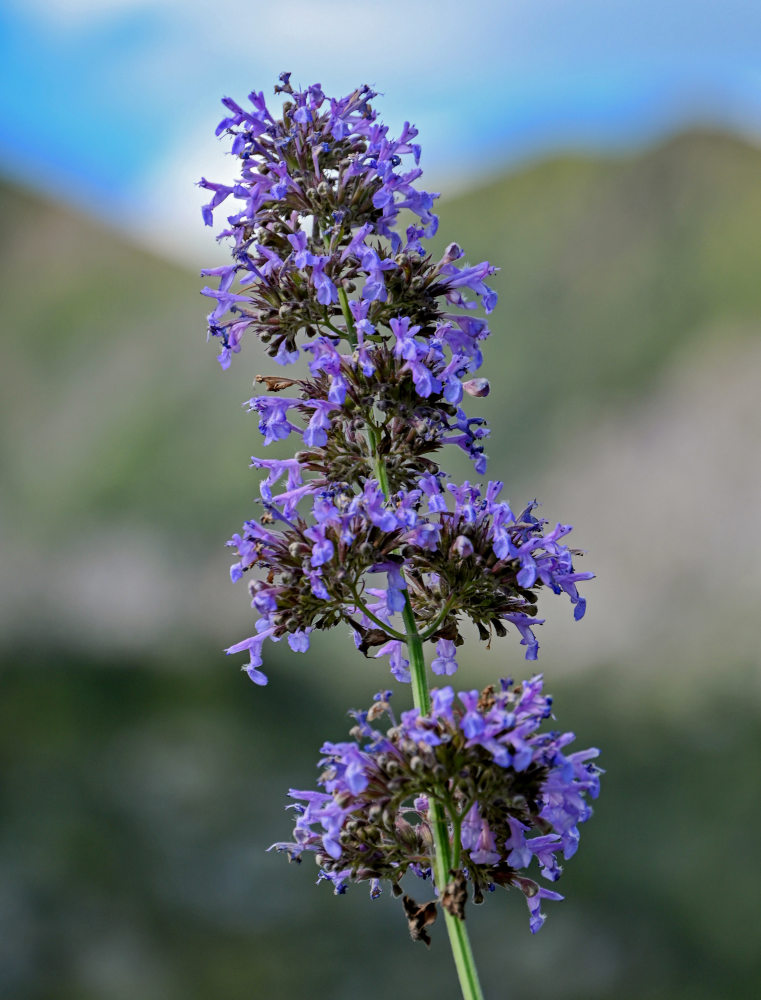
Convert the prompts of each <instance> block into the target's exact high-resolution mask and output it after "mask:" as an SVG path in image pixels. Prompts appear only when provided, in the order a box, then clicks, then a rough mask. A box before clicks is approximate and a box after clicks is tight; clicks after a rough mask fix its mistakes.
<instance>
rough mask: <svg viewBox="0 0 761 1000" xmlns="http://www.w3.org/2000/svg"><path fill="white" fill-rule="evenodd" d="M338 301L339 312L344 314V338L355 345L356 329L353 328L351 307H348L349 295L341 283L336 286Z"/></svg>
mask: <svg viewBox="0 0 761 1000" xmlns="http://www.w3.org/2000/svg"><path fill="white" fill-rule="evenodd" d="M338 301H339V302H340V303H341V312H342V313H343V314H344V320H345V322H346V339H347V340H348V341H349V343H350V344H351V345H352V347H356V346H357V331H356V330H355V329H354V317H353V316H352V314H351V309H349V296H348V295H347V294H346V289H345V288H344V287H343V285H339V286H338Z"/></svg>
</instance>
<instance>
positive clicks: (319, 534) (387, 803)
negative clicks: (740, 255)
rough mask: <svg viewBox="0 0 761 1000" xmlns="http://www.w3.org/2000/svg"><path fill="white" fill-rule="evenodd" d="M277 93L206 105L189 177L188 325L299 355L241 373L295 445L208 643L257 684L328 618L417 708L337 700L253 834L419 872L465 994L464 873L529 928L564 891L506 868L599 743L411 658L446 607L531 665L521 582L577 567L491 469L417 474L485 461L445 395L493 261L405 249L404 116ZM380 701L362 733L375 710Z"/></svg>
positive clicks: (569, 840) (475, 993)
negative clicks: (241, 612) (341, 707)
mask: <svg viewBox="0 0 761 1000" xmlns="http://www.w3.org/2000/svg"><path fill="white" fill-rule="evenodd" d="M275 89H276V93H278V94H282V95H283V97H284V103H283V107H282V112H281V114H280V117H277V118H276V117H274V116H273V115H272V114H271V112H270V111H269V110H268V108H267V104H266V102H265V100H264V97H263V95H262V94H261V93H252V94H251V95H249V103H250V106H247V107H246V108H243V107H241V106H240V105H238V104H237V103H236V102H234V101H232V100H230V99H229V98H225V99H224V102H223V103H224V104H225V106H226V108H227V110H228V111H229V115H228V117H226V118H225V119H224V120H223V121H222V122H221V123H220V125H219V126H218V128H217V134H218V135H220V134H226V135H231V136H232V137H233V138H232V153H233V154H234V155H235V156H237V157H239V158H240V161H241V171H240V177H239V178H238V180H237V181H236V182H235V183H233V184H231V185H224V184H218V183H213V182H210V181H207V180H206V179H202V180H201V182H200V184H201V186H202V187H203V188H205V189H207V190H208V191H210V192H211V200H210V201H209V203H208V204H207V205H205V206H204V209H203V216H204V220H205V221H206V223H207V224H209V225H211V224H212V223H213V213H214V210H215V209H216V208H217V207H218V206H220V205H221V204H222V203H223V202H225V201H226V200H227V199H229V198H232V199H233V200H234V201H235V202H237V210H236V211H234V212H233V213H232V214H230V215H229V216H228V218H227V227H226V228H225V229H224V230H223V231H222V233H221V234H220V238H222V239H229V240H230V241H231V243H232V253H233V262H232V263H231V264H229V265H226V266H223V267H217V268H213V269H209V270H206V271H204V272H203V273H204V274H206V275H209V276H214V277H216V278H217V279H218V283H217V287H216V288H211V287H207V288H204V289H203V294H205V295H207V296H209V297H210V298H212V299H214V300H215V302H216V305H215V307H214V309H213V311H212V313H211V314H210V316H209V334H210V337H212V338H214V339H216V340H217V341H218V342H219V345H220V353H219V361H220V363H221V365H222V367H223V368H227V367H229V365H230V364H231V360H232V357H233V355H235V354H238V353H239V352H240V351H241V349H242V346H243V344H244V342H245V338H246V337H247V336H250V335H254V336H256V337H257V338H258V339H259V340H260V341H261V342H262V343H263V344H264V345H265V346H266V349H267V352H268V354H269V355H270V356H271V357H273V359H274V360H275V361H276V362H277V363H279V364H280V365H282V366H288V365H290V364H293V363H295V362H297V361H298V360H299V359H300V358H301V357H302V356H303V357H305V359H306V361H307V365H306V369H307V370H308V373H309V374H308V375H306V374H303V373H302V374H301V377H298V376H296V375H295V376H294V377H292V378H289V377H285V376H284V375H258V376H257V378H256V382H257V384H259V385H262V386H263V387H264V388H265V389H266V393H265V394H262V395H258V396H254V397H253V398H252V399H250V400H249V401H248V403H247V404H246V405H247V407H248V409H249V411H250V412H254V413H256V414H257V415H258V418H259V430H260V431H261V433H262V435H263V437H264V444H265V445H267V444H270V443H272V442H275V441H280V440H285V439H286V438H289V437H290V435H291V434H295V435H297V436H299V437H300V438H301V442H300V444H299V450H298V451H297V452H296V454H295V455H294V456H292V457H290V458H286V459H266V458H261V457H255V458H253V459H252V465H253V466H254V467H255V468H258V469H261V470H263V471H264V472H265V473H266V475H265V477H264V479H263V480H262V482H261V484H260V493H261V505H262V514H261V516H260V517H259V518H258V519H256V520H254V519H252V520H249V521H247V522H246V523H245V524H244V526H243V528H242V530H241V532H240V533H239V534H235V535H234V536H233V538H232V540H231V541H230V543H229V544H230V545H231V546H232V547H233V548H234V549H235V550H236V553H237V560H236V562H235V563H234V564H233V566H232V567H231V576H232V579H233V581H237V580H239V579H241V578H242V577H243V576H244V575H245V576H248V577H249V579H250V583H249V590H250V594H251V599H252V607H253V608H254V610H255V611H256V613H257V616H258V617H257V619H256V621H255V623H254V631H253V635H251V636H250V637H248V638H246V639H243V640H242V641H241V642H238V643H235V644H234V645H232V646H230V647H229V649H228V650H227V652H228V653H231V654H232V653H240V652H244V651H245V652H247V653H248V655H249V663H248V665H247V667H246V670H247V672H248V674H249V676H250V678H251V679H252V680H253V681H254V682H255V683H256V684H266V683H267V677H266V675H265V674H264V673H263V671H262V670H261V667H262V666H263V652H262V650H263V645H264V643H265V641H266V640H268V639H269V640H271V641H275V642H277V641H279V640H281V639H282V638H284V637H285V638H286V639H287V641H288V644H289V645H290V647H291V648H292V649H293V650H295V651H298V652H305V651H306V650H307V649H308V648H309V641H310V634H311V632H312V631H313V630H314V629H328V628H332V627H334V626H337V625H340V624H342V623H343V624H347V625H348V626H349V627H350V629H351V632H352V634H353V637H354V642H355V645H356V647H357V649H358V650H359V651H361V652H362V653H364V655H365V656H368V655H371V651H372V655H373V656H376V657H377V656H388V657H389V662H390V669H391V673H392V675H393V677H394V678H395V679H396V680H397V681H399V682H402V683H404V682H408V683H410V684H411V688H412V698H413V704H414V708H412V709H410V710H409V711H405V712H403V713H402V715H401V721H400V722H399V723H397V722H396V720H395V717H394V715H393V713H392V712H391V709H390V706H389V697H390V692H386V693H385V694H383V695H380V696H378V697H377V698H376V701H375V703H374V705H373V707H372V708H371V709H370V711H369V712H367V713H356V723H357V724H356V726H355V728H354V730H353V732H352V735H353V737H354V741H353V742H349V743H340V744H326V745H325V746H324V747H323V750H322V753H323V755H324V756H323V760H322V762H321V763H322V765H323V766H324V767H325V770H324V771H323V774H322V777H321V779H320V783H321V785H322V788H323V789H324V791H312V792H305V791H302V792H292V793H291V794H292V796H293V797H294V798H295V799H297V801H298V803H299V805H298V808H297V813H298V815H297V822H296V829H295V831H294V840H293V842H290V843H283V844H280V845H275V846H277V847H279V848H280V849H282V850H284V851H286V852H287V853H288V854H289V856H290V857H292V858H300V857H301V855H302V854H303V853H304V852H305V851H307V852H311V853H313V854H314V855H315V858H316V860H317V862H318V865H319V866H320V878H325V879H327V880H329V881H330V882H331V883H332V884H333V885H334V887H335V890H336V891H337V892H343V891H344V889H345V887H346V885H347V884H348V883H350V882H355V881H364V880H369V881H370V883H371V887H372V888H371V894H372V895H377V893H378V892H379V891H380V883H381V880H388V881H389V882H390V883H391V885H392V887H393V888H394V890H395V891H398V892H399V893H401V890H400V889H399V882H400V880H401V878H402V877H403V876H404V874H405V873H407V872H408V871H411V872H413V873H414V874H416V875H418V876H419V877H421V878H424V879H426V878H431V879H432V880H433V883H434V886H435V891H436V895H437V900H438V903H440V904H441V907H442V909H443V912H444V917H445V919H446V923H447V927H448V930H449V935H450V941H451V943H452V947H453V952H454V957H455V961H456V964H457V969H458V973H459V976H460V983H461V986H462V989H463V994H464V996H465V997H466V998H471V997H479V996H480V995H481V993H480V987H479V985H478V977H477V974H476V971H475V965H474V962H473V956H472V952H471V950H470V945H469V943H468V940H467V934H466V932H465V925H464V906H465V898H466V896H467V887H468V885H470V886H471V888H472V890H473V893H474V897H475V898H476V900H477V901H480V899H482V898H483V891H484V890H491V889H493V888H494V886H495V885H504V886H508V885H512V886H515V887H517V888H518V889H520V891H521V892H523V893H524V895H525V896H526V898H527V900H528V903H529V910H530V915H531V929H532V931H536V930H537V929H538V928H539V926H541V923H542V921H543V919H544V917H543V915H542V914H541V912H540V904H541V900H542V899H559V898H561V897H560V896H559V895H558V894H557V893H555V892H552V891H550V890H548V889H545V888H540V887H539V886H538V884H537V883H536V882H535V881H534V880H533V879H532V878H529V877H527V876H526V875H524V874H521V872H522V871H524V870H525V869H526V868H527V867H528V866H529V864H530V863H531V862H532V860H533V859H534V858H536V859H537V860H538V862H539V865H540V871H541V874H542V876H543V877H545V878H548V879H549V880H551V881H554V880H555V879H556V878H557V877H558V876H559V874H560V866H559V863H558V861H557V859H556V854H557V853H558V852H562V854H563V856H564V857H565V858H568V857H570V856H571V855H572V854H573V853H574V851H575V849H576V845H577V842H578V824H579V823H580V822H582V821H583V820H585V819H586V818H587V816H588V815H589V813H590V809H589V806H588V804H587V801H586V797H587V796H595V795H596V794H597V788H598V777H597V776H598V773H599V772H598V771H597V769H596V768H595V766H594V765H593V764H592V763H591V760H592V758H593V757H594V756H596V753H597V751H592V750H590V751H582V752H577V753H574V754H570V755H568V756H566V755H565V754H564V753H563V748H564V747H565V746H566V745H567V744H568V743H569V742H570V740H571V739H572V738H573V737H572V735H571V734H568V733H566V734H564V735H559V734H557V733H544V734H543V733H540V732H538V727H539V724H540V723H541V721H542V720H543V719H544V718H547V717H548V716H549V715H550V700H549V699H548V698H546V697H545V696H543V695H542V693H541V690H542V683H541V678H540V677H534V678H533V679H532V680H531V681H528V682H526V683H524V684H523V685H522V686H518V687H513V686H512V684H511V682H503V683H502V687H501V689H500V691H499V692H495V690H494V689H493V688H486V689H485V690H484V691H483V692H481V694H480V695H479V693H478V692H477V691H464V692H460V694H459V696H457V697H455V694H454V692H453V690H452V689H451V688H450V687H443V688H440V689H436V690H434V691H433V692H430V691H429V685H428V678H427V670H426V664H425V655H424V644H425V643H428V642H433V643H435V656H434V657H433V659H432V661H431V664H430V666H431V670H432V671H433V673H434V674H438V675H451V674H453V673H454V672H455V671H456V670H457V666H458V665H457V651H458V648H459V647H460V646H461V645H462V643H463V641H464V639H463V635H462V624H463V622H464V620H466V619H467V620H470V621H471V622H472V624H473V625H474V626H475V628H476V630H477V632H478V634H479V636H480V638H481V639H482V640H486V641H488V640H490V639H491V637H492V635H493V634H496V635H497V636H503V635H505V634H506V632H507V630H508V628H513V629H515V631H516V632H517V634H518V636H519V637H520V642H521V644H522V645H523V646H524V647H525V657H526V659H528V660H535V659H536V658H537V651H538V641H537V638H536V634H535V632H534V628H535V627H536V626H538V625H541V624H542V621H543V619H540V618H538V617H537V605H538V598H539V594H540V592H541V590H542V589H543V588H547V589H549V590H552V591H553V592H555V593H556V594H560V593H565V594H566V595H567V596H568V597H569V598H570V601H571V603H572V605H573V606H574V617H575V618H576V619H580V618H581V617H582V616H583V614H584V611H585V607H586V603H585V600H584V598H582V597H581V596H580V595H579V593H578V590H577V586H576V585H577V583H578V582H579V581H581V580H585V579H589V578H590V577H591V576H592V574H591V573H585V572H577V571H576V570H575V568H574V564H573V559H574V557H575V556H576V555H578V553H577V552H576V551H575V550H573V549H569V548H568V547H567V546H566V545H565V544H564V542H563V539H564V538H565V536H566V535H567V534H568V532H569V531H570V530H571V529H570V526H568V525H563V524H557V525H556V526H555V527H554V528H552V529H551V530H547V523H546V522H545V521H544V520H542V519H539V518H537V517H536V516H535V515H534V510H535V508H536V504H535V503H531V504H529V505H528V506H527V507H526V508H525V509H524V510H522V511H521V512H519V513H517V514H516V513H514V512H513V510H512V509H511V507H510V506H509V504H508V503H506V502H505V501H504V500H502V499H500V495H501V491H502V483H500V482H495V481H490V482H488V483H487V485H486V486H485V487H482V486H479V485H473V484H471V483H469V482H465V483H463V484H456V483H454V482H452V481H451V480H450V479H449V478H448V477H447V476H446V474H445V473H444V472H443V471H442V469H441V468H440V466H439V464H438V456H439V453H440V452H442V450H443V449H444V448H445V446H448V445H454V446H456V447H458V448H460V449H462V450H464V451H465V453H466V454H467V455H468V456H469V457H470V458H471V460H472V461H473V464H474V468H475V472H476V474H477V475H482V474H483V473H484V472H485V471H486V456H485V454H484V445H483V441H484V439H485V438H486V436H487V434H488V429H487V428H486V426H485V422H484V420H483V419H482V418H479V417H469V416H468V415H467V414H466V412H465V410H464V409H463V407H462V403H463V400H464V398H465V396H466V395H470V396H474V397H479V396H485V395H486V394H487V393H488V392H489V383H488V381H487V380H486V379H484V378H483V377H479V376H477V375H476V374H475V373H476V372H477V371H478V369H479V367H480V365H481V363H482V353H481V347H482V344H483V341H484V340H485V338H486V337H487V336H488V333H489V330H488V326H487V324H486V321H485V320H484V319H483V318H482V317H480V316H476V315H474V314H473V311H474V309H476V307H477V306H478V304H479V303H480V305H481V306H482V307H483V310H484V312H486V313H487V314H488V313H489V312H491V310H492V309H493V308H494V306H495V305H496V295H495V293H494V292H493V290H492V289H491V288H490V287H489V286H488V285H487V284H486V283H485V280H486V279H487V278H488V277H489V276H490V275H491V274H493V273H494V271H495V268H494V267H492V265H491V264H489V263H488V262H482V263H480V264H477V265H475V266H467V265H463V264H462V263H461V262H462V259H463V257H464V254H463V251H462V250H461V249H460V248H459V247H458V246H457V245H456V244H454V243H452V244H450V245H449V246H448V247H447V248H446V250H445V252H444V254H443V256H442V257H441V258H439V259H438V260H434V259H433V258H432V257H431V256H430V255H429V254H428V252H427V251H426V249H425V246H424V243H423V241H424V240H425V239H427V238H430V237H431V236H433V235H434V234H435V232H436V228H437V218H436V216H435V215H434V214H433V212H432V208H433V203H434V200H435V198H436V197H437V195H434V194H429V193H427V192H425V191H422V190H419V189H418V188H417V187H416V181H417V180H418V179H419V177H420V175H421V170H420V169H419V166H418V163H419V159H420V147H419V146H418V145H417V144H416V143H415V142H414V139H415V138H416V137H417V132H416V130H415V128H414V127H413V126H411V125H409V124H408V123H406V124H405V126H404V128H403V130H402V134H401V136H400V137H399V138H398V139H396V140H394V139H392V138H390V137H389V135H388V129H387V128H386V127H385V126H384V125H382V124H381V123H380V121H379V120H378V118H377V116H376V112H375V110H374V109H373V108H372V105H371V101H372V100H373V99H374V98H375V96H376V94H375V93H374V92H373V91H371V90H370V89H369V88H368V87H362V88H360V89H358V90H356V91H354V92H353V93H352V94H349V95H348V96H347V97H344V98H341V99H339V100H333V99H330V100H328V99H327V98H326V97H325V95H324V94H323V92H322V89H321V88H320V86H319V85H318V84H316V85H314V86H311V87H308V88H307V89H306V90H302V91H297V90H294V89H293V87H292V86H291V84H290V80H289V74H283V75H282V76H281V78H280V84H279V85H278V86H277V87H276V88H275ZM410 158H411V159H412V161H413V165H410V169H404V168H403V164H404V162H405V160H406V161H409V159H410ZM402 213H404V216H405V218H406V219H407V222H408V224H407V225H406V228H404V229H402V227H401V218H402ZM283 480H285V482H283ZM400 619H401V620H400ZM383 715H386V716H387V717H388V719H389V722H390V726H389V727H388V728H387V730H386V732H385V733H383V732H381V731H379V730H376V729H374V728H373V726H372V723H374V722H375V721H376V720H377V719H379V718H380V717H381V716H383ZM527 834H535V836H529V837H527ZM403 899H404V905H405V911H406V914H407V917H408V920H409V923H410V929H411V932H412V934H413V937H414V938H419V939H422V940H426V941H427V940H428V934H427V931H426V926H427V924H428V923H430V922H431V921H432V919H433V918H434V917H435V915H436V911H437V902H436V901H435V900H434V901H431V902H430V903H428V904H425V905H423V906H418V904H417V903H415V902H414V901H413V900H412V899H411V898H410V897H409V896H404V897H403Z"/></svg>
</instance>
